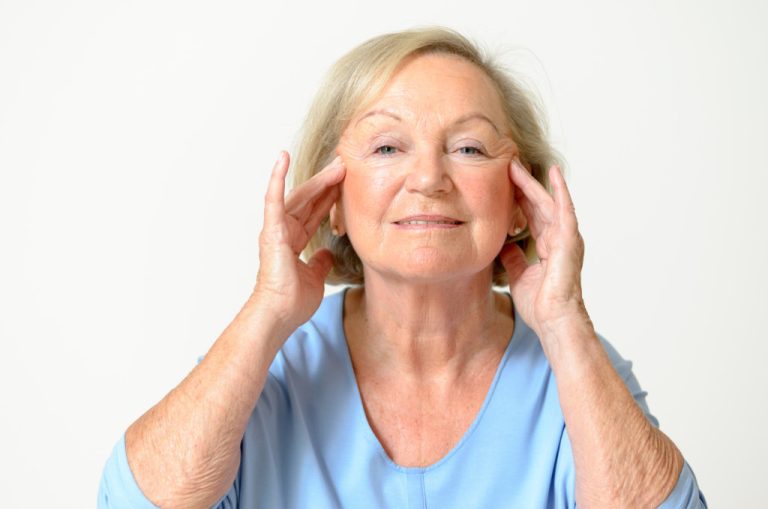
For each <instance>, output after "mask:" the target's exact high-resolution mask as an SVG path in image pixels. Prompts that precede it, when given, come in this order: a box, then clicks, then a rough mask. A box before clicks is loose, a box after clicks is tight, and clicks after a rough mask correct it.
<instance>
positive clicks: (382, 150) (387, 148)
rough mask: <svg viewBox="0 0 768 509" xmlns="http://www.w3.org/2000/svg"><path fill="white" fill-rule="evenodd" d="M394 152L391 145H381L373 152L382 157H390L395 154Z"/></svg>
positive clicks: (394, 149)
mask: <svg viewBox="0 0 768 509" xmlns="http://www.w3.org/2000/svg"><path fill="white" fill-rule="evenodd" d="M396 150H397V149H396V148H395V147H393V146H392V145H382V146H380V147H377V148H376V150H375V152H376V153H377V154H379V155H382V156H391V155H394V154H395V151H396Z"/></svg>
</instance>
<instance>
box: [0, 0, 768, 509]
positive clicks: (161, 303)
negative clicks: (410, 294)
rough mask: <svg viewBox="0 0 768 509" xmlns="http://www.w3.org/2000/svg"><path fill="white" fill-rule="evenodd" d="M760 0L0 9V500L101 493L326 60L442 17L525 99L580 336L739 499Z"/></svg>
mask: <svg viewBox="0 0 768 509" xmlns="http://www.w3.org/2000/svg"><path fill="white" fill-rule="evenodd" d="M767 5H768V4H766V3H765V2H760V1H747V0H742V1H740V2H726V1H724V0H723V1H718V2H713V1H677V2H671V1H653V2H644V3H643V4H642V6H640V5H631V4H630V3H629V2H625V3H622V4H621V5H619V3H618V2H608V1H606V2H594V1H593V2H533V1H530V2H516V1H504V2H502V1H498V2H485V1H478V0H474V1H472V2H446V1H444V0H443V1H437V0H429V1H421V2H414V1H410V0H409V1H407V2H401V1H394V0H393V1H389V2H383V3H382V2H375V3H370V4H358V3H355V2H351V1H346V2H343V1H324V2H306V3H305V4H297V3H294V2H284V3H279V4H278V3H276V2H269V3H263V2H255V1H253V2H248V3H246V2H241V3H224V2H210V3H208V4H198V3H191V2H176V3H171V2H155V1H153V2H115V1H111V2H107V1H99V2H96V1H94V2H90V3H88V2H54V1H49V2H39V1H38V2H34V1H16V2H9V1H2V2H1V3H0V227H1V228H0V243H1V244H0V257H1V260H0V338H1V341H2V342H1V343H0V344H1V345H2V349H1V350H0V391H2V393H1V398H2V399H1V401H2V412H3V414H2V420H1V421H0V483H2V485H3V487H2V502H1V503H0V505H2V506H3V507H57V508H70V507H71V508H83V507H92V506H93V505H94V504H95V500H96V492H97V487H98V481H99V477H100V474H101V469H102V467H103V465H104V462H105V461H106V459H107V457H108V455H109V453H110V451H111V449H112V446H113V444H114V443H115V442H116V441H117V440H118V438H119V436H120V434H121V433H122V432H123V430H124V429H125V428H126V427H127V426H128V425H129V424H130V423H131V422H132V421H133V420H134V419H136V418H137V417H138V416H139V415H141V413H143V412H144V411H145V410H147V409H148V408H149V407H150V406H151V405H153V404H154V403H155V402H157V401H158V400H159V399H160V398H162V397H163V396H164V395H165V394H166V393H167V392H168V391H169V390H170V389H171V388H172V387H174V386H175V385H176V384H177V383H178V382H179V381H180V380H181V379H182V378H183V376H184V375H185V374H186V373H187V372H188V371H189V370H190V369H191V368H192V367H193V366H194V365H195V362H196V360H197V357H198V356H199V355H202V354H204V353H205V352H206V351H207V349H208V347H209V346H210V345H211V343H212V342H213V341H214V340H215V339H216V338H217V337H218V335H219V333H220V332H221V331H222V330H223V329H224V328H225V327H226V325H227V324H228V323H229V321H230V320H231V319H232V318H233V317H234V315H235V314H236V312H237V311H238V310H239V309H240V306H241V305H242V303H243V302H244V299H245V298H246V297H247V295H248V293H249V292H250V290H251V288H252V286H253V283H254V280H255V274H256V271H257V236H258V232H259V230H260V226H261V214H262V197H263V193H264V190H265V183H266V180H267V175H268V173H269V171H270V169H271V167H272V164H273V161H274V160H275V158H276V157H277V154H278V151H279V150H280V149H291V148H292V144H293V143H294V142H295V139H296V132H297V130H298V128H299V126H300V123H301V121H302V119H303V117H304V115H305V112H306V109H307V107H308V105H309V102H310V100H311V98H312V96H313V94H314V92H315V91H316V89H317V86H318V83H319V80H320V78H321V76H322V73H323V72H325V70H326V69H327V68H328V67H329V66H330V65H331V64H332V62H333V61H334V60H335V59H337V58H338V57H339V56H341V55H342V54H343V53H345V52H346V51H348V50H349V49H351V48H352V47H353V46H355V45H357V44H359V43H361V42H363V41H364V40H366V39H368V38H369V37H372V36H375V35H378V34H380V33H383V32H386V31H393V30H400V29H404V28H408V27H411V26H414V25H419V24H443V25H447V26H450V27H453V28H455V29H458V30H460V31H462V32H463V33H465V34H466V35H468V36H470V37H471V38H473V39H475V40H478V41H479V42H481V43H483V44H484V45H485V46H486V47H487V48H488V49H490V50H491V51H493V52H496V53H499V52H500V53H502V54H504V55H506V56H505V61H506V62H508V63H510V64H512V65H514V66H516V68H517V69H519V70H520V72H522V74H523V75H524V76H526V77H527V79H528V80H529V81H530V82H531V83H533V84H534V85H535V86H536V88H537V89H538V90H539V93H540V95H541V97H542V99H543V101H544V102H545V104H546V107H547V111H548V113H549V116H550V122H551V132H552V136H553V139H554V141H555V143H556V146H557V147H558V148H559V149H560V150H562V151H563V152H564V154H565V155H566V157H567V160H568V163H569V167H568V178H569V181H570V183H571V190H572V194H573V197H574V202H575V205H576V211H577V215H578V217H579V221H580V225H581V229H582V232H583V235H584V237H585V240H586V245H587V251H586V262H585V267H584V277H583V280H584V291H585V297H586V302H587V307H588V309H589V311H590V313H591V315H592V317H593V320H594V322H595V323H596V325H597V328H598V331H599V332H601V333H602V334H603V335H604V336H606V337H607V338H608V339H609V340H610V341H611V342H612V343H613V344H614V345H615V346H616V347H617V349H618V350H619V351H620V352H621V353H622V354H623V355H624V356H625V357H626V358H629V359H631V360H632V361H634V363H635V373H636V374H637V376H638V378H639V380H640V382H641V384H642V385H643V387H644V388H645V389H646V390H648V392H649V397H648V401H649V403H650V406H651V410H652V412H653V413H654V414H655V415H656V416H657V417H658V419H659V420H660V422H661V427H662V430H664V431H665V432H666V433H667V434H668V435H670V436H671V437H672V438H673V440H675V442H676V443H677V444H678V446H679V447H680V449H681V450H682V451H683V453H684V455H685V456H686V458H687V459H688V461H689V462H690V464H691V465H692V467H693V469H694V471H695V473H696V475H697V477H698V480H699V483H700V485H701V487H702V490H703V491H704V493H705V495H706V496H707V498H708V500H709V502H710V505H711V507H758V506H761V505H762V504H763V503H765V502H764V499H765V497H764V495H763V491H764V485H765V477H766V473H767V472H766V469H765V468H764V458H765V457H766V456H768V440H766V439H765V437H764V434H763V428H764V427H765V423H766V421H767V420H768V419H767V417H768V411H767V409H766V407H767V403H768V390H767V389H768V383H767V381H766V379H767V377H768V375H766V370H765V368H764V364H765V363H764V359H765V357H766V354H767V353H768V348H766V344H765V343H766V338H767V337H768V336H767V335H766V332H767V329H768V327H766V324H765V315H766V313H768V292H766V287H768V270H767V269H766V267H765V263H766V262H767V261H768V256H767V255H768V242H767V240H766V237H767V235H766V227H765V219H766V218H767V217H768V204H766V203H767V202H768V200H766V196H765V195H766V189H767V188H768V186H767V184H768V177H766V175H767V174H768V164H766V157H765V150H766V141H768V127H767V120H766V119H768V100H766V91H768V70H767V64H766V62H768V35H767V33H768V32H766V30H765V25H766V22H768V7H767Z"/></svg>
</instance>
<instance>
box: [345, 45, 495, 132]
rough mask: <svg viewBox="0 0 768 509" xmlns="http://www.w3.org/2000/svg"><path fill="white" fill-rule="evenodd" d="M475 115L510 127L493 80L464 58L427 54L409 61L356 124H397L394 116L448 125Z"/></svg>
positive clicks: (367, 102)
mask: <svg viewBox="0 0 768 509" xmlns="http://www.w3.org/2000/svg"><path fill="white" fill-rule="evenodd" d="M382 111H387V112H390V113H392V114H394V115H387V114H382V113H381V112H382ZM375 112H379V113H375ZM471 114H481V115H484V116H486V117H488V118H489V119H491V120H492V121H493V123H494V124H496V125H497V126H499V129H503V126H504V125H506V119H505V117H504V113H503V109H502V105H501V98H500V97H499V94H498V92H497V90H496V88H495V87H494V85H493V82H492V81H491V79H490V78H489V77H488V76H487V75H486V74H485V72H484V71H483V70H482V69H480V68H479V67H477V66H476V65H475V64H473V63H471V62H469V61H467V60H466V59H464V58H462V57H458V56H455V55H448V54H440V53H436V54H426V55H418V56H415V57H410V58H409V59H407V60H406V61H405V62H404V63H403V64H402V65H401V67H400V68H399V69H398V71H397V72H396V73H395V74H394V75H393V76H392V78H391V79H390V80H389V81H388V82H387V84H386V85H385V86H384V88H383V90H382V91H381V93H379V95H378V96H377V97H376V98H375V99H374V100H371V101H366V102H365V105H364V107H363V108H361V109H360V111H358V113H357V114H356V115H355V116H354V117H353V119H352V122H351V123H350V128H355V127H359V126H362V125H364V124H371V123H380V122H391V121H393V118H394V116H397V117H399V118H400V119H401V121H402V122H409V123H419V124H430V125H431V124H434V125H447V124H449V123H452V122H454V121H455V120H457V119H460V118H463V117H466V116H468V115H471Z"/></svg>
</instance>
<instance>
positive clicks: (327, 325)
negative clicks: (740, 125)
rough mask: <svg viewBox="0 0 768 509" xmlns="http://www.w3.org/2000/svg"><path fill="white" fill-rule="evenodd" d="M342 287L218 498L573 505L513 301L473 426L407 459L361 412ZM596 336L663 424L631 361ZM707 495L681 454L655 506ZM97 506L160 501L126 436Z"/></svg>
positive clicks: (300, 349)
mask: <svg viewBox="0 0 768 509" xmlns="http://www.w3.org/2000/svg"><path fill="white" fill-rule="evenodd" d="M344 293H346V291H345V292H341V293H337V294H333V295H330V296H328V297H326V298H325V299H323V302H322V304H321V306H320V308H319V309H318V310H317V312H316V313H315V315H314V316H313V317H312V319H310V320H309V321H308V322H307V323H305V324H304V325H302V326H301V327H300V328H299V329H298V330H296V332H294V333H293V335H291V336H290V337H289V338H288V340H287V341H286V343H285V345H284V346H283V348H282V349H281V351H280V352H279V353H278V355H277V356H276V358H275V360H274V362H273V363H272V365H271V366H270V369H269V376H268V377H267V381H266V384H265V386H264V390H263V392H262V394H261V397H260V399H259V401H258V403H257V405H256V408H255V410H254V412H253V414H252V415H251V418H250V420H249V422H248V427H247V429H246V431H245V436H244V437H243V441H242V444H241V450H242V456H241V463H240V469H239V470H238V473H237V477H236V479H235V482H234V484H233V485H232V487H231V488H230V489H229V491H228V493H227V494H226V495H225V496H224V497H223V498H222V499H221V501H220V502H219V503H218V504H217V505H216V506H215V507H218V508H248V509H251V508H256V507H259V508H309V507H311V508H326V507H327V508H335V507H354V508H356V507H365V508H370V509H377V508H392V509H416V508H441V509H443V508H454V507H455V508H462V509H464V508H468V507H482V508H495V507H512V508H518V507H519V508H526V509H527V508H566V507H567V508H572V507H576V504H575V498H574V493H575V492H574V487H575V477H574V476H575V470H574V464H573V453H572V451H571V444H570V441H569V439H568V434H567V432H566V428H565V424H564V421H563V414H562V411H561V409H560V402H559V400H558V394H557V386H556V383H555V378H554V375H553V373H552V370H551V369H550V366H549V363H548V362H547V359H546V358H545V356H544V352H543V351H542V349H541V345H540V343H539V339H538V337H537V336H536V334H535V333H534V332H533V331H532V330H531V329H530V328H529V327H528V326H527V325H526V324H525V323H524V322H523V320H522V319H521V318H520V315H519V314H518V312H517V310H516V309H515V312H514V313H515V329H514V333H513V335H512V338H511V340H510V342H509V344H508V346H507V348H506V350H505V352H504V355H503V357H502V359H501V362H500V364H499V366H498V368H497V370H496V374H495V376H494V378H493V381H492V382H491V386H490V388H489V390H488V394H487V395H486V397H485V401H484V402H483V406H482V408H481V409H480V411H479V412H478V414H477V416H476V417H475V420H474V422H473V423H472V425H471V426H470V427H469V429H468V430H467V431H466V433H465V434H464V436H463V437H462V438H461V440H460V441H459V443H458V444H456V446H455V447H454V448H453V450H451V451H450V452H449V453H448V454H446V455H445V457H443V458H442V459H441V460H439V461H438V462H437V463H435V464H433V465H430V466H428V467H425V468H404V467H401V466H399V465H397V464H395V463H393V462H392V460H391V459H389V457H388V456H387V454H386V452H385V451H384V449H383V448H382V446H381V444H380V442H379V441H378V439H377V437H376V435H374V433H373V431H372V430H371V427H370V425H369V424H368V421H367V419H366V416H365V411H364V409H363V405H362V401H361V398H360V393H359V391H358V387H357V382H356V380H355V375H354V371H353V369H352V362H351V359H350V355H349V350H348V347H347V342H346V339H345V336H344V329H343V326H342V316H343V302H344V300H343V299H344ZM600 340H601V341H602V342H603V345H604V347H605V349H606V350H607V352H608V354H609V356H610V358H611V361H612V362H613V365H614V367H615V368H616V370H617V371H618V373H619V375H620V376H621V378H622V379H623V380H624V381H625V383H626V384H627V387H628V388H629V390H630V392H631V393H632V395H633V396H634V398H635V401H637V404H638V405H640V407H641V408H642V409H643V412H645V415H646V416H647V418H648V419H649V421H650V422H652V423H653V425H654V426H658V421H657V420H656V418H655V417H654V416H653V415H651V413H650V412H649V410H648V406H647V404H646V402H645V396H646V392H645V391H643V390H642V389H641V388H640V385H639V384H638V382H637V379H636V378H635V376H634V375H633V374H632V363H631V362H629V361H626V360H624V359H623V358H621V356H620V355H619V354H618V353H617V352H616V350H614V348H613V347H612V346H611V345H610V344H609V343H608V342H607V341H606V340H605V339H604V338H603V337H602V336H600ZM706 506H707V505H706V501H705V499H704V496H703V495H702V493H701V492H700V491H699V488H698V485H697V483H696V478H695V476H694V474H693V472H692V470H691V469H690V467H689V466H688V464H687V463H686V464H685V465H684V466H683V469H682V472H681V473H680V477H679V479H678V482H677V485H676V486H675V488H674V490H673V491H672V493H671V494H670V495H669V497H668V498H667V500H666V501H665V502H664V503H663V504H662V505H661V506H660V507H663V508H670V509H671V508H675V509H677V508H706ZM98 507H99V508H101V509H106V508H113V509H117V508H137V509H140V508H148V509H154V508H155V507H156V506H154V505H153V504H152V503H151V502H150V501H149V500H147V499H146V497H144V495H143V494H142V492H141V490H140V489H139V487H138V485H137V484H136V481H135V480H134V478H133V475H132V473H131V470H130V468H129V466H128V462H127V460H126V455H125V442H124V436H123V438H121V439H120V441H119V442H118V443H117V444H116V445H115V447H114V450H113V451H112V455H111V456H110V458H109V460H108V461H107V463H106V466H105V467H104V472H103V475H102V479H101V485H100V489H99V496H98Z"/></svg>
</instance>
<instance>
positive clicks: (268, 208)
mask: <svg viewBox="0 0 768 509" xmlns="http://www.w3.org/2000/svg"><path fill="white" fill-rule="evenodd" d="M287 159H288V154H287V153H286V152H285V151H284V150H281V151H280V155H279V156H278V157H277V161H276V162H275V165H274V166H273V167H272V174H271V175H270V176H269V184H267V194H266V196H265V198H264V224H268V225H275V224H277V223H279V222H280V218H282V217H283V215H284V212H285V176H286V174H287V173H288V162H287Z"/></svg>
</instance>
